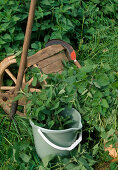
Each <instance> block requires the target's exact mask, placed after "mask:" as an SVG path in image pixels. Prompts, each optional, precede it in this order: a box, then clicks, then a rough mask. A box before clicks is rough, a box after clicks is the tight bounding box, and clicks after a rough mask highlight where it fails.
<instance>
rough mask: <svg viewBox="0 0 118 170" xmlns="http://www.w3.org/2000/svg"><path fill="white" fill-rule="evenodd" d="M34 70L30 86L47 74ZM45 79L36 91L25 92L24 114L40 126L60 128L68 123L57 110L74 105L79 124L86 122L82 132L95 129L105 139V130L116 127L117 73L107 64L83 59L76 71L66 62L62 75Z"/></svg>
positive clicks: (117, 113) (117, 111)
mask: <svg viewBox="0 0 118 170" xmlns="http://www.w3.org/2000/svg"><path fill="white" fill-rule="evenodd" d="M37 71H38V70H37ZM37 71H36V70H34V71H33V70H32V74H33V75H34V81H33V82H32V84H33V86H35V85H36V83H37V81H39V82H41V81H43V80H44V79H45V78H46V77H47V76H46V75H43V76H44V77H43V76H42V77H41V76H40V73H37ZM33 72H35V73H33ZM46 81H47V83H48V84H47V85H44V86H43V88H42V89H41V92H39V93H35V92H34V93H27V90H26V92H25V95H26V97H27V100H28V103H27V115H28V117H31V118H35V119H36V120H37V121H39V122H40V123H41V124H42V126H43V127H48V128H52V129H53V128H60V129H62V128H63V127H64V126H65V125H67V124H68V123H72V122H71V121H70V119H69V118H67V119H65V118H64V117H61V115H60V112H61V111H62V110H63V109H64V108H65V107H69V108H72V107H74V108H76V109H77V110H78V111H79V112H80V113H81V115H82V119H83V124H85V123H86V124H87V126H86V128H85V130H86V131H88V132H90V133H91V132H93V131H94V130H97V131H99V132H100V134H101V137H103V138H106V137H108V136H105V134H106V135H107V133H105V132H108V131H110V130H111V129H112V132H113V133H114V132H115V131H116V130H117V127H118V125H117V119H118V74H117V73H116V72H114V71H113V70H112V69H111V68H110V66H109V64H107V63H101V64H94V63H92V61H89V60H86V61H85V62H84V66H83V67H82V68H81V69H80V70H78V69H77V68H76V66H74V65H73V64H69V63H67V64H65V70H64V71H63V72H62V74H58V73H57V74H55V75H52V74H50V75H48V79H46ZM59 116H60V117H59ZM109 133H110V132H109ZM115 140H116V138H115Z"/></svg>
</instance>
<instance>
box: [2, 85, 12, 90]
mask: <svg viewBox="0 0 118 170" xmlns="http://www.w3.org/2000/svg"><path fill="white" fill-rule="evenodd" d="M12 89H15V86H1V87H0V90H12Z"/></svg>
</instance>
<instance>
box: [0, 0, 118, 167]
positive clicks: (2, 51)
mask: <svg viewBox="0 0 118 170" xmlns="http://www.w3.org/2000/svg"><path fill="white" fill-rule="evenodd" d="M29 3H30V0H25V1H24V0H18V1H13V0H1V1H0V60H2V59H4V58H5V57H6V56H9V55H11V54H14V53H17V52H18V53H20V52H21V48H22V44H23V39H24V34H25V27H26V21H27V16H28V9H29ZM117 6H118V1H117V0H112V1H111V0H107V1H104V0H103V1H100V0H94V1H93V0H90V1H83V0H64V1H63V0H60V1H53V0H40V1H38V4H37V8H36V13H35V21H34V25H33V33H32V37H31V46H30V49H29V53H28V55H29V56H30V55H33V54H34V53H35V52H36V51H38V50H40V49H41V48H43V47H44V44H45V43H46V42H47V41H48V40H49V39H52V38H59V39H63V40H65V41H67V42H70V43H71V45H73V47H74V48H75V49H76V52H77V57H78V59H79V60H80V63H81V64H82V66H83V67H82V69H81V70H80V71H78V70H77V69H76V67H75V66H73V65H71V64H70V65H68V64H67V65H66V67H67V69H65V71H64V72H63V74H62V75H58V74H57V75H55V76H53V75H50V79H48V84H49V85H50V86H49V87H48V86H47V87H45V88H46V91H47V93H46V95H47V96H48V97H49V100H48V101H47V103H46V102H45V104H46V105H49V106H48V107H50V108H52V110H51V111H50V112H55V115H56V116H57V115H58V114H59V113H60V112H61V110H60V109H63V106H65V105H69V106H70V107H75V108H76V109H77V110H78V111H79V112H80V113H81V115H82V124H83V141H82V146H81V147H78V151H77V149H76V152H73V153H72V154H71V156H70V157H69V158H60V157H57V158H54V160H52V161H49V160H47V166H44V165H43V163H42V162H41V160H40V159H39V158H38V156H37V154H36V153H35V151H34V147H33V146H34V145H33V142H32V140H33V139H32V136H31V128H30V126H29V124H28V122H27V121H26V120H23V119H21V118H19V117H18V116H16V119H17V121H18V124H19V125H20V129H21V132H22V134H21V135H20V134H19V133H18V130H17V129H16V127H14V126H13V124H12V127H11V131H10V132H8V130H7V129H8V126H9V119H8V118H7V116H6V115H5V113H4V112H3V110H2V109H1V108H0V113H1V114H0V120H2V118H3V117H4V116H5V119H4V120H3V122H2V124H0V169H41V170H43V169H67V170H68V169H94V164H97V167H100V166H99V164H100V165H101V164H102V165H101V167H103V164H104V162H108V161H109V160H111V157H110V156H108V152H104V148H103V140H104V139H105V140H106V141H107V144H106V146H109V144H112V145H113V146H114V147H115V143H116V142H117V141H118V137H117V134H116V133H115V131H116V130H118V124H117V123H118V107H117V106H118V95H117V93H118V74H117V72H118V55H117V54H118V27H117V25H118V8H117ZM88 58H89V59H90V60H92V61H88ZM17 60H18V61H20V59H19V58H18V57H17ZM84 60H87V61H84ZM83 61H84V62H83ZM14 72H15V71H14ZM36 72H37V73H39V75H38V76H37V73H35V71H33V72H31V71H30V72H29V75H28V74H27V80H29V79H30V77H31V76H33V77H35V78H34V82H33V84H34V85H35V84H36V82H37V81H38V79H41V75H40V72H39V71H36ZM31 73H32V74H31ZM45 78H46V77H45V76H44V79H45ZM39 81H40V80H39ZM12 83H13V82H12V81H11V80H9V78H7V80H5V85H9V86H10V85H13V84H12ZM51 87H52V92H53V93H52V92H51V90H50V88H51ZM55 87H57V89H56V88H55ZM27 89H28V88H26V89H25V90H24V92H25V93H27ZM44 91H45V90H44ZM54 94H56V95H57V96H58V98H59V99H56V101H57V102H55V101H53V103H51V102H50V99H52V96H53V97H54ZM28 95H29V94H28ZM40 95H41V98H42V100H41V101H38V102H37V103H38V104H36V103H35V105H36V106H38V107H39V108H40V109H39V110H38V109H37V114H38V113H39V112H42V110H43V109H44V108H43V102H42V101H45V100H46V96H45V95H44V93H40ZM34 96H35V94H31V96H30V97H31V98H32V97H34ZM20 97H21V96H20ZM35 97H37V96H35ZM60 99H61V100H60ZM33 102H35V101H34V100H33ZM60 103H61V104H60ZM46 105H45V106H46ZM51 105H52V106H51ZM41 106H42V108H41ZM28 107H29V110H30V108H32V107H33V106H32V105H31V103H29V106H28ZM45 113H47V114H49V113H48V111H47V110H46V112H45ZM41 117H42V121H44V119H45V117H44V114H41ZM48 126H50V127H51V128H53V126H54V123H53V122H52V119H51V120H50V121H49V125H48ZM21 139H22V140H21ZM81 158H82V159H81ZM48 161H49V162H48ZM108 168H110V169H113V170H114V169H117V168H118V165H117V163H111V164H110V166H109V167H108Z"/></svg>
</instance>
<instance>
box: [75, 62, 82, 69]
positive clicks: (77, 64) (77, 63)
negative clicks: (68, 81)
mask: <svg viewBox="0 0 118 170" xmlns="http://www.w3.org/2000/svg"><path fill="white" fill-rule="evenodd" d="M74 63H75V65H76V66H77V67H78V68H81V65H80V64H79V62H78V61H77V60H74Z"/></svg>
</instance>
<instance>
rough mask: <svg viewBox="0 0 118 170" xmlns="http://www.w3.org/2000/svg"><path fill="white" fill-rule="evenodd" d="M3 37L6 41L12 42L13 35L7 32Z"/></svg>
mask: <svg viewBox="0 0 118 170" xmlns="http://www.w3.org/2000/svg"><path fill="white" fill-rule="evenodd" d="M3 39H4V40H5V41H6V42H11V36H10V35H9V34H5V35H4V36H3Z"/></svg>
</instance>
